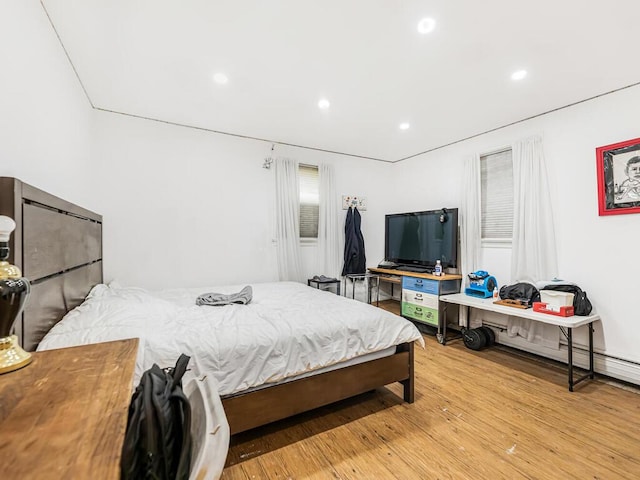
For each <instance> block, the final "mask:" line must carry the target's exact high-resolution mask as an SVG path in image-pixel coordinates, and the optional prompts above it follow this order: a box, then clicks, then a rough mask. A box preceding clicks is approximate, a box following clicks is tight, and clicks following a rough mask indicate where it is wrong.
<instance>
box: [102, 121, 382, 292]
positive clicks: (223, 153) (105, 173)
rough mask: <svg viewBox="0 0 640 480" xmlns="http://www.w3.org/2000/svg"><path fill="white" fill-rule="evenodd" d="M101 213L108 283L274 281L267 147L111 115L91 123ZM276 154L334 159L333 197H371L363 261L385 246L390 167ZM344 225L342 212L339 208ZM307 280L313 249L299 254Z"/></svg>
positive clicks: (295, 151) (290, 151) (372, 260)
mask: <svg viewBox="0 0 640 480" xmlns="http://www.w3.org/2000/svg"><path fill="white" fill-rule="evenodd" d="M93 126H94V130H93V134H94V143H93V146H94V155H93V158H92V161H93V162H94V169H95V172H96V173H97V175H98V177H99V178H100V180H101V182H100V185H99V186H98V187H97V189H96V191H95V198H96V199H97V200H96V201H97V207H96V208H97V210H98V212H100V213H101V214H102V215H103V216H104V259H105V279H106V280H107V281H109V280H113V279H118V280H119V281H121V282H123V283H127V284H132V285H140V286H144V287H148V288H160V287H167V286H169V285H171V284H173V283H175V284H177V285H184V286H203V285H210V286H214V285H219V284H229V283H245V282H256V281H273V280H277V266H276V251H275V244H274V240H273V239H274V221H275V220H274V216H273V211H274V209H273V201H274V196H275V194H274V187H275V179H274V171H273V169H271V170H267V169H264V168H262V163H263V159H264V158H265V156H267V155H268V154H270V147H271V145H270V144H266V143H264V142H259V141H252V140H246V139H240V138H235V137H231V136H225V135H219V134H213V133H208V132H204V131H199V130H194V129H190V128H183V127H177V126H173V125H168V124H163V123H159V122H152V121H146V120H140V119H136V118H131V117H126V116H121V115H114V114H110V113H104V112H100V111H96V112H95V117H94V123H93ZM275 154H277V155H281V156H287V157H295V158H297V159H298V160H299V161H300V162H302V163H309V164H317V163H318V162H320V161H324V162H328V163H333V164H334V167H335V169H336V177H337V181H336V183H337V189H338V192H337V195H338V196H340V195H341V194H343V193H344V194H350V195H361V196H367V197H368V201H369V209H368V210H367V211H366V212H363V214H362V216H363V228H362V230H363V235H364V237H365V246H366V249H367V250H368V251H369V249H370V251H371V252H375V253H372V254H371V255H370V256H369V264H370V265H377V263H378V262H379V261H380V260H381V258H382V253H380V252H382V251H383V249H384V233H383V232H384V228H383V225H384V213H385V211H386V205H385V203H384V201H383V200H384V199H385V198H386V194H385V185H384V179H385V178H387V177H388V176H389V175H388V174H389V172H390V169H391V168H392V165H390V164H387V163H379V162H371V161H366V160H360V159H352V158H349V157H344V156H337V155H331V154H327V153H322V152H317V151H312V150H306V149H300V148H294V147H277V148H276V151H275ZM336 214H337V215H339V216H340V222H341V225H343V224H344V223H343V222H344V220H343V219H344V212H342V211H339V212H336ZM303 252H304V260H305V267H306V268H305V269H306V272H305V273H306V276H312V275H314V274H323V273H324V272H321V271H318V270H317V266H316V264H315V261H316V260H317V257H318V256H317V254H316V248H315V247H305V248H304V249H303Z"/></svg>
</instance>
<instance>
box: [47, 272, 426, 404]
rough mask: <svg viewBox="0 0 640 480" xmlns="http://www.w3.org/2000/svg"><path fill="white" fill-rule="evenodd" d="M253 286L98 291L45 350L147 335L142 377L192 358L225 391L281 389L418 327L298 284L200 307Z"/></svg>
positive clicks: (416, 337) (256, 288)
mask: <svg viewBox="0 0 640 480" xmlns="http://www.w3.org/2000/svg"><path fill="white" fill-rule="evenodd" d="M244 286H245V285H237V286H224V287H210V288H209V287H207V288H198V289H171V290H162V291H148V290H144V289H141V288H132V287H121V286H119V285H117V284H111V285H109V286H107V285H97V286H96V287H94V288H93V290H92V291H91V293H90V294H89V296H88V297H87V299H86V300H85V302H84V303H83V304H82V305H80V306H79V307H77V308H76V309H74V310H72V311H71V312H69V313H68V314H67V315H66V316H65V317H64V319H63V320H62V321H60V322H59V323H58V324H57V325H56V326H55V327H54V328H53V329H52V330H51V331H50V332H49V333H48V334H47V335H46V337H45V338H44V339H43V340H42V342H41V343H40V345H39V347H38V350H48V349H53V348H62V347H67V346H72V345H82V344H88V343H96V342H103V341H109V340H118V339H124V338H131V337H139V338H140V350H139V353H138V361H137V363H136V377H135V384H137V379H138V378H140V376H141V375H142V372H143V371H144V370H146V369H147V368H150V367H151V365H152V364H153V363H157V364H158V365H160V366H161V367H166V366H172V365H174V364H175V361H176V359H177V358H178V356H179V355H180V353H185V354H187V355H190V356H191V358H192V361H191V363H190V367H191V368H192V369H193V371H194V372H193V373H194V374H195V375H213V376H214V377H215V379H216V380H217V383H218V390H219V393H220V395H229V394H232V393H236V392H240V391H243V390H246V389H249V388H253V387H256V386H259V385H263V384H268V383H275V382H279V381H282V380H283V379H285V378H289V377H291V376H295V375H301V374H305V373H308V372H312V371H315V370H318V369H321V368H324V367H328V366H331V365H335V364H337V363H340V362H344V361H346V360H349V359H352V358H354V357H358V356H361V355H366V354H369V353H372V352H378V351H380V350H383V349H386V348H388V347H391V346H393V345H398V344H401V343H404V342H411V341H418V342H419V343H420V344H421V345H422V346H424V341H423V339H422V336H421V335H420V332H419V331H418V330H417V328H416V327H415V325H413V324H412V323H411V322H409V321H407V320H405V319H404V318H402V317H399V316H397V315H394V314H392V313H389V312H387V311H385V310H382V309H380V308H377V307H374V306H372V305H367V304H365V303H361V302H358V301H355V300H351V299H348V298H345V297H340V296H337V295H334V294H333V293H330V292H326V291H322V290H318V289H315V288H311V287H308V286H306V285H302V284H299V283H293V282H278V283H262V284H260V283H258V284H251V286H252V288H253V299H252V301H251V302H250V303H249V304H247V305H228V306H224V307H210V306H196V304H195V300H196V298H197V297H198V295H200V294H203V293H209V292H217V293H223V294H231V293H235V292H238V291H240V290H241V289H242V287H244Z"/></svg>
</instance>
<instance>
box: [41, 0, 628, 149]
mask: <svg viewBox="0 0 640 480" xmlns="http://www.w3.org/2000/svg"><path fill="white" fill-rule="evenodd" d="M41 3H42V5H43V7H44V9H45V10H46V12H47V14H48V16H49V19H50V21H51V23H52V25H53V27H54V28H55V31H56V33H57V34H58V36H59V38H60V42H61V43H62V46H63V47H64V49H65V51H66V53H67V55H68V57H69V60H70V61H71V63H72V64H73V67H74V69H75V71H76V73H77V75H78V78H79V80H80V82H81V83H82V86H83V88H84V89H85V91H86V93H87V96H88V98H89V100H90V102H91V104H92V105H93V106H94V107H95V108H98V109H103V110H109V111H114V112H118V113H123V114H127V115H133V116H140V117H145V118H149V119H154V120H160V121H163V122H170V123H176V124H181V125H186V126H191V127H196V128H202V129H206V130H211V131H215V132H221V133H226V134H232V135H238V136H246V137H251V138H256V139H260V140H265V141H266V142H268V144H266V145H265V149H268V148H270V146H271V145H270V144H271V143H272V142H273V143H283V144H290V145H298V146H302V147H306V148H314V149H320V150H326V151H332V152H339V153H343V154H347V155H353V156H361V157H366V158H372V159H379V160H385V161H398V160H401V159H405V158H407V157H412V156H415V155H418V154H420V153H423V152H426V151H430V150H433V149H437V148H439V147H442V146H444V145H447V144H450V143H452V142H456V141H460V140H462V139H465V138H468V137H472V136H475V135H478V134H481V133H483V132H486V131H490V130H493V129H496V128H500V127H502V126H505V125H508V124H511V123H513V122H518V121H521V120H524V119H527V118H530V117H532V116H536V115H540V114H543V113H545V112H548V111H551V110H554V109H558V108H562V107H564V106H567V105H570V104H573V103H576V102H580V101H583V100H585V99H588V98H592V97H594V96H598V95H602V94H605V93H608V92H611V91H614V90H617V89H620V88H624V87H627V86H629V85H633V84H636V83H638V82H640V62H638V61H637V48H638V44H639V43H640V40H638V31H639V27H638V18H640V2H639V1H638V0H609V1H607V2H597V1H593V0H592V1H585V0H537V1H535V2H534V1H529V2H524V1H513V0H483V1H477V0H457V1H456V0H433V1H411V0H403V1H397V0H316V1H311V0H269V1H264V0H224V1H213V0H41ZM425 17H430V18H433V19H434V20H435V21H436V26H435V29H434V30H433V31H432V32H431V33H429V34H420V33H419V32H418V29H417V26H418V22H419V21H420V20H421V19H422V18H425ZM520 69H524V70H526V71H527V72H528V75H527V76H526V77H525V78H524V79H522V80H520V81H514V80H512V79H511V74H512V73H513V72H514V71H517V70H520ZM216 73H223V74H225V75H226V76H227V77H228V82H227V83H226V84H224V85H220V84H217V83H215V82H214V81H213V76H214V75H215V74H216ZM321 98H326V99H327V100H329V102H330V107H329V108H328V109H325V110H321V109H320V108H318V101H319V100H320V99H321ZM403 122H406V123H409V124H410V127H409V128H408V129H406V130H401V129H399V128H398V127H399V124H401V123H403ZM276 152H277V147H276Z"/></svg>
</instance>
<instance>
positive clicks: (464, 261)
mask: <svg viewBox="0 0 640 480" xmlns="http://www.w3.org/2000/svg"><path fill="white" fill-rule="evenodd" d="M462 188H463V192H464V195H463V199H462V202H463V203H462V209H461V210H462V211H461V212H460V213H461V215H460V250H461V251H460V258H461V262H460V273H461V274H462V282H461V291H462V292H464V289H465V287H466V286H467V282H466V280H467V274H469V273H471V272H475V271H476V270H478V266H479V263H480V242H481V231H480V218H481V214H480V210H481V202H480V190H481V189H480V156H479V155H473V156H471V157H469V158H467V159H465V162H464V174H463V177H462ZM466 316H467V309H466V308H460V316H459V319H460V325H466V324H467V319H466ZM472 323H475V322H472ZM470 326H475V325H470Z"/></svg>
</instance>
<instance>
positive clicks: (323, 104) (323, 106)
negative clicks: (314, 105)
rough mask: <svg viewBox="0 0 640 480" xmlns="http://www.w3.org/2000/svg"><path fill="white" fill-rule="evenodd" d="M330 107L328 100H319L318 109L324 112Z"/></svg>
mask: <svg viewBox="0 0 640 480" xmlns="http://www.w3.org/2000/svg"><path fill="white" fill-rule="evenodd" d="M330 105H331V103H329V100H327V99H326V98H321V99H320V100H319V101H318V108H320V109H322V110H326V109H327V108H329V106H330Z"/></svg>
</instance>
